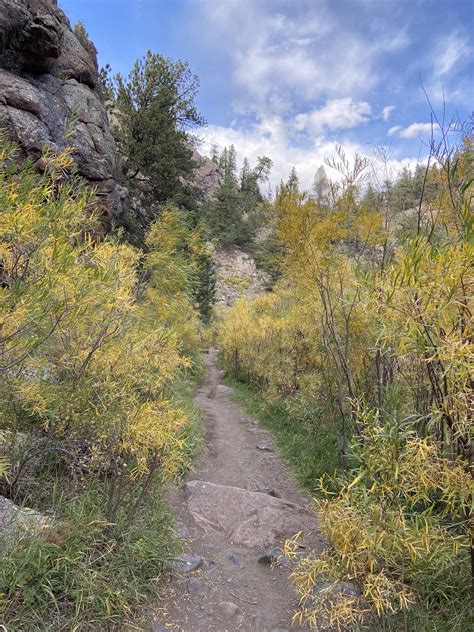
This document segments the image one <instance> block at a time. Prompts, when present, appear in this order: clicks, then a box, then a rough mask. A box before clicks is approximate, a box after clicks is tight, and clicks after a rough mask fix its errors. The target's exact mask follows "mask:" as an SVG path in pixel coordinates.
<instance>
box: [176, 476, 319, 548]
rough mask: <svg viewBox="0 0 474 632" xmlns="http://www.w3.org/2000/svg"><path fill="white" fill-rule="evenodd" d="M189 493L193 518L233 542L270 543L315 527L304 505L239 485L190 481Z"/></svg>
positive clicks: (246, 544) (245, 543)
mask: <svg viewBox="0 0 474 632" xmlns="http://www.w3.org/2000/svg"><path fill="white" fill-rule="evenodd" d="M186 495H187V503H188V509H189V512H190V514H191V516H192V518H193V519H194V521H195V522H196V523H197V524H198V525H199V526H200V527H201V528H202V529H204V531H223V532H224V533H225V534H226V536H227V538H228V539H229V540H230V541H231V542H232V543H234V544H241V545H243V546H248V547H267V546H270V545H272V544H275V543H277V542H281V541H282V540H284V539H286V538H289V537H292V536H293V535H295V533H298V532H300V531H303V532H309V531H312V530H314V529H315V527H316V519H315V516H314V514H311V513H310V512H309V511H307V510H306V509H304V508H303V507H299V506H298V505H295V504H294V503H291V502H288V501H286V500H283V499H281V498H274V497H273V496H268V495H266V494H261V493H259V492H251V491H248V490H245V489H241V488H239V487H229V486H225V485H216V484H214V483H208V482H205V481H189V482H188V483H186Z"/></svg>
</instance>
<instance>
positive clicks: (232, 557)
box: [228, 553, 241, 566]
mask: <svg viewBox="0 0 474 632" xmlns="http://www.w3.org/2000/svg"><path fill="white" fill-rule="evenodd" d="M228 559H229V560H230V561H231V562H232V564H233V565H234V566H240V564H241V562H240V558H239V556H238V555H236V554H235V553H231V554H230V555H229V557H228Z"/></svg>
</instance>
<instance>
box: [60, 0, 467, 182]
mask: <svg viewBox="0 0 474 632" xmlns="http://www.w3.org/2000/svg"><path fill="white" fill-rule="evenodd" d="M59 4H60V6H61V7H62V9H63V10H64V11H65V13H66V14H67V15H68V17H69V18H70V20H71V22H72V23H74V22H76V21H77V20H78V19H82V20H83V21H84V23H85V25H86V28H87V30H88V31H89V34H90V35H91V38H92V40H93V41H94V43H95V45H96V46H97V49H98V51H99V63H100V64H101V65H105V63H107V62H108V63H110V64H111V66H112V68H113V70H114V71H115V72H122V73H123V74H125V73H127V72H128V70H129V69H130V68H131V66H132V65H133V62H134V61H135V59H136V58H137V57H141V56H142V55H143V54H144V53H145V52H146V50H147V49H151V50H153V51H156V52H160V53H162V54H164V55H166V56H167V57H171V58H173V59H183V60H186V61H188V62H189V64H190V67H191V69H192V70H193V72H195V73H196V74H197V75H198V76H199V78H200V81H201V88H200V93H199V96H198V100H197V102H198V106H199V109H200V111H201V112H202V114H203V115H204V116H205V118H206V120H207V121H208V125H207V127H206V128H204V129H203V130H202V131H200V133H199V135H200V136H201V138H202V139H203V142H202V145H201V152H202V153H206V152H208V151H209V149H210V146H211V144H212V143H216V144H217V145H219V146H220V147H223V146H224V145H228V144H230V143H234V145H235V146H236V148H237V151H238V153H239V155H240V156H241V157H242V158H243V156H244V155H247V156H248V158H249V159H250V160H251V161H254V160H256V158H257V156H259V155H262V154H266V155H269V156H270V157H271V158H272V159H273V160H274V163H275V166H274V170H273V177H272V182H273V183H275V182H277V181H278V180H279V179H280V177H286V175H287V174H288V172H289V170H290V169H291V167H292V166H295V167H296V169H297V171H298V173H299V175H300V178H301V180H302V182H303V184H304V185H305V186H309V185H310V183H311V180H312V177H313V174H314V173H315V171H316V169H317V168H318V167H319V166H320V165H321V164H324V160H325V158H328V157H331V156H332V155H334V151H335V147H336V145H337V144H342V145H343V146H344V148H345V150H346V153H347V154H348V155H349V156H351V155H353V154H354V153H355V152H359V153H362V154H365V155H367V156H369V157H373V156H374V149H375V148H380V147H383V148H384V152H385V154H386V155H387V156H388V169H389V172H390V173H395V172H396V171H397V170H398V169H399V168H400V167H401V166H403V165H405V164H406V165H410V166H412V165H413V164H414V162H415V161H416V160H419V159H423V158H424V156H425V155H426V153H427V142H428V141H429V137H430V134H431V125H430V107H429V105H428V102H427V99H426V96H425V94H424V92H423V87H424V89H425V90H426V92H427V94H428V96H429V99H430V101H431V103H432V106H433V108H434V110H435V112H436V113H437V114H438V116H440V117H442V116H443V109H444V108H443V104H444V103H445V104H446V114H445V116H446V119H447V120H450V119H451V117H452V116H458V117H459V118H460V119H461V120H464V121H465V120H466V119H467V118H468V117H469V115H470V113H471V112H472V110H473V107H474V61H473V60H474V54H473V53H474V42H473V33H474V0H100V1H99V0H59ZM374 165H375V166H376V172H377V173H380V169H381V168H382V167H381V165H380V162H379V161H377V160H374Z"/></svg>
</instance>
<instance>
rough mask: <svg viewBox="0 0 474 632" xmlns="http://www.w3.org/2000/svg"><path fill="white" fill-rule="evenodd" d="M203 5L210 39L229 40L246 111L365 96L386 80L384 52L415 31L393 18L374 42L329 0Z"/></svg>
mask: <svg viewBox="0 0 474 632" xmlns="http://www.w3.org/2000/svg"><path fill="white" fill-rule="evenodd" d="M199 6H200V7H201V9H202V11H203V15H204V18H205V21H206V27H207V28H206V39H209V38H213V37H215V38H219V42H222V41H225V42H226V51H227V54H228V56H229V58H230V59H229V61H230V64H231V66H232V72H231V75H230V77H229V78H230V79H231V80H232V81H233V84H234V88H237V89H238V90H239V97H238V105H239V109H240V111H247V112H257V113H260V114H262V113H268V112H272V113H282V112H283V111H284V110H276V109H275V108H274V104H275V103H279V104H280V105H282V104H283V103H285V104H286V107H287V111H289V110H291V109H292V106H293V107H294V106H295V104H296V105H297V107H299V108H300V110H301V109H302V106H308V105H309V104H310V103H311V102H312V103H314V101H318V100H320V99H338V98H343V97H345V96H346V95H348V94H349V95H351V96H352V98H353V99H354V100H356V99H357V98H359V99H360V97H361V95H363V94H366V93H367V92H368V91H369V90H371V89H372V88H374V87H375V86H376V85H377V84H378V83H379V79H380V77H379V73H378V71H377V65H378V64H379V60H380V57H381V55H382V54H384V53H389V54H392V53H394V52H396V51H400V50H401V49H403V48H405V47H406V46H407V45H408V43H409V40H408V36H407V29H404V28H400V27H395V26H394V25H391V23H390V22H389V21H388V20H385V21H383V22H382V23H379V27H378V31H377V37H373V38H370V39H369V40H368V39H367V34H366V33H363V32H362V31H361V30H360V29H355V28H354V25H353V20H352V18H350V17H349V16H346V15H345V14H342V15H341V12H340V11H338V10H337V8H335V5H334V3H332V2H329V1H325V0H318V2H314V0H298V2H288V1H285V2H281V1H278V0H271V1H267V0H226V1H225V2H216V1H215V0H200V5H199ZM276 7H278V11H280V12H277V11H276V10H275V9H276ZM382 14H383V15H384V17H385V12H384V11H382ZM217 43H218V42H217V39H216V44H217ZM282 94H283V95H284V96H285V98H284V99H282V98H281V96H282ZM276 95H278V97H279V98H278V97H277V96H276Z"/></svg>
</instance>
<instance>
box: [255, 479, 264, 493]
mask: <svg viewBox="0 0 474 632" xmlns="http://www.w3.org/2000/svg"><path fill="white" fill-rule="evenodd" d="M255 489H256V490H257V492H262V493H265V492H266V491H267V486H266V485H265V483H262V481H255Z"/></svg>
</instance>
